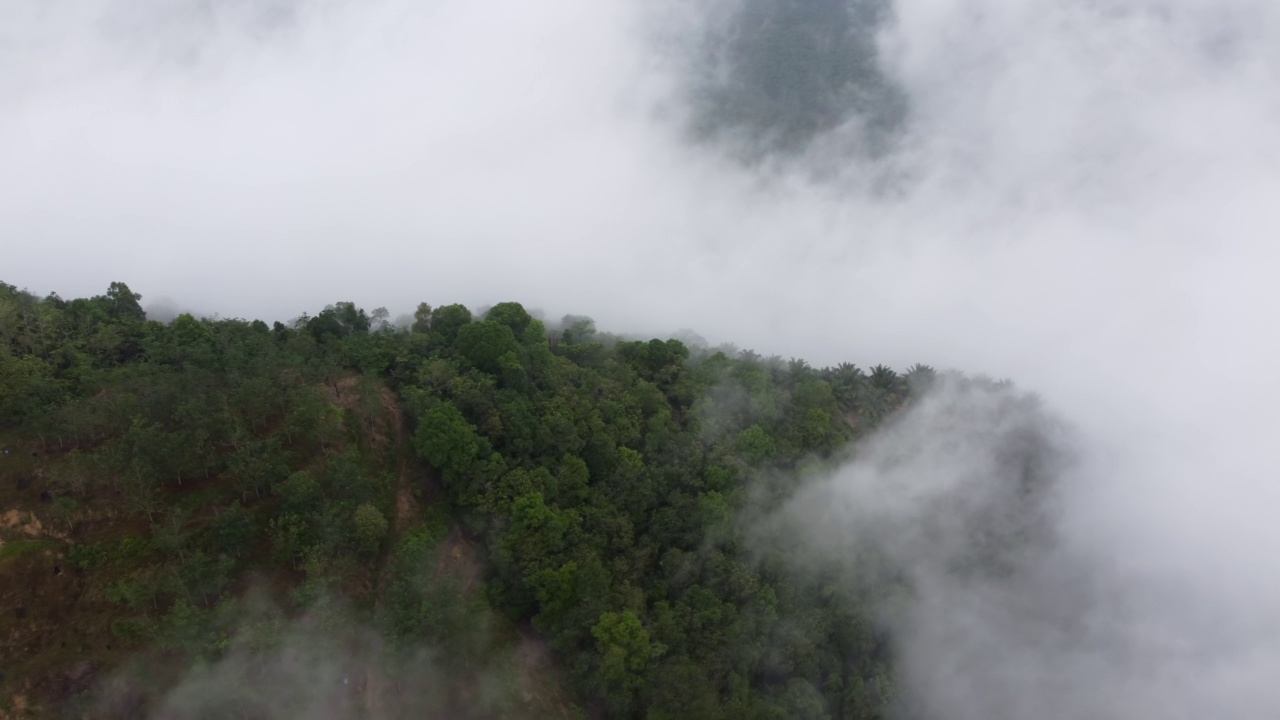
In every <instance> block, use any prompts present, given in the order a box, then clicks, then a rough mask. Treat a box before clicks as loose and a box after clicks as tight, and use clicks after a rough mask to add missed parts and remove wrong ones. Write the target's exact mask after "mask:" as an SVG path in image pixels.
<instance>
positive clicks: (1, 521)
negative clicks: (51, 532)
mask: <svg viewBox="0 0 1280 720" xmlns="http://www.w3.org/2000/svg"><path fill="white" fill-rule="evenodd" d="M15 529H16V530H17V531H18V532H20V533H22V534H23V535H26V536H27V537H33V538H34V537H40V536H41V535H43V534H45V532H44V525H42V524H41V523H40V518H38V517H36V514H35V513H33V512H23V511H21V510H6V511H4V512H3V513H0V530H15ZM2 543H3V541H0V544H2Z"/></svg>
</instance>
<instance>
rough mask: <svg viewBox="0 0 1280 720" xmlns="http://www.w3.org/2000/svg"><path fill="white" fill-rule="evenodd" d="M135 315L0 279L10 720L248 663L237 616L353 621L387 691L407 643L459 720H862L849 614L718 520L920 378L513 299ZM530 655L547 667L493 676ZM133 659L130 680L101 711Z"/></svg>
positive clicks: (826, 586)
mask: <svg viewBox="0 0 1280 720" xmlns="http://www.w3.org/2000/svg"><path fill="white" fill-rule="evenodd" d="M139 301H140V297H139V296H138V295H137V294H135V293H134V292H132V291H131V290H130V288H128V287H127V286H126V285H124V284H122V283H112V284H111V286H110V288H108V290H107V292H106V294H105V295H102V296H98V297H93V298H82V299H76V300H70V301H67V300H63V299H61V298H59V297H58V296H56V295H50V296H49V297H46V298H37V297H34V296H32V295H30V294H28V293H26V292H23V291H20V290H18V289H16V288H14V287H11V286H7V285H0V441H2V442H3V444H5V445H6V446H7V447H8V448H9V449H10V450H11V453H10V454H8V455H5V456H3V458H2V459H0V477H3V479H4V486H3V488H0V502H2V503H3V505H2V506H0V512H9V513H11V514H12V515H13V516H14V517H16V518H18V520H15V521H13V522H7V523H6V524H5V525H4V526H3V528H0V540H2V541H3V542H4V543H5V544H4V546H3V547H0V588H3V589H0V602H3V603H4V605H5V606H6V607H7V608H9V607H10V606H12V608H24V610H23V611H22V612H21V613H18V612H16V611H15V610H14V609H6V614H5V616H4V618H3V620H0V630H2V631H3V633H0V657H2V658H5V660H4V661H3V662H4V663H7V666H5V667H0V671H3V672H4V676H3V677H4V678H5V679H4V680H3V683H4V684H3V686H2V687H0V690H3V693H0V694H3V695H4V696H6V697H9V698H13V697H17V696H22V697H23V701H22V702H23V703H24V704H25V706H26V707H27V708H28V712H30V713H33V714H36V715H39V714H45V715H48V716H57V715H58V713H61V712H65V711H73V710H75V709H76V708H81V709H84V708H90V707H93V708H97V709H98V711H99V712H103V713H106V714H110V713H117V714H119V715H120V716H125V715H128V716H131V717H134V716H137V715H138V714H139V713H142V714H145V713H146V712H147V711H148V709H149V708H154V707H156V706H157V704H158V703H161V702H164V700H163V697H164V692H165V690H166V688H168V687H171V686H173V685H175V684H177V683H179V682H181V681H182V678H183V669H184V668H189V667H193V666H196V665H200V664H203V665H202V666H207V665H209V664H210V663H213V664H216V663H218V662H220V661H221V660H224V659H226V658H229V657H239V655H237V653H242V652H249V650H246V648H250V649H252V651H253V652H259V653H265V652H268V651H269V649H270V648H272V647H278V646H279V643H281V642H283V640H282V639H281V638H282V637H284V636H283V635H281V634H280V633H274V634H273V632H268V631H267V630H264V629H263V628H270V627H277V625H272V624H271V623H269V622H267V621H266V620H263V619H262V618H263V617H264V616H262V615H261V613H257V614H255V613H251V612H249V610H248V609H247V607H248V604H249V602H250V601H249V598H250V597H251V596H253V593H262V594H265V595H266V596H267V597H269V598H270V607H272V608H274V609H273V610H272V611H270V612H268V613H267V615H266V617H269V618H274V620H272V621H271V622H275V623H280V622H286V621H291V619H297V618H303V617H307V618H316V617H328V618H330V619H333V618H341V623H346V624H348V625H361V626H365V627H369V628H374V629H375V630H376V633H377V634H378V636H379V637H380V638H381V639H382V641H383V642H384V643H385V646H386V647H387V648H390V649H389V650H387V651H386V652H385V654H384V656H382V657H381V659H380V660H379V661H378V663H380V665H378V667H381V668H382V670H378V671H376V672H383V673H385V674H386V677H388V678H393V677H398V678H400V679H401V680H403V681H406V682H409V683H412V682H413V680H412V679H411V678H409V679H407V680H406V675H405V670H404V668H406V667H410V666H411V663H410V661H409V658H410V657H411V656H412V655H413V653H414V652H418V651H421V650H422V649H423V648H430V649H431V651H432V652H434V653H436V657H437V658H439V660H440V662H437V663H435V664H433V665H432V668H431V669H430V670H426V669H423V670H421V672H423V673H427V672H430V673H432V674H433V676H434V677H444V678H445V680H444V681H443V682H440V683H437V684H436V685H433V687H443V688H450V689H448V690H441V691H440V692H439V693H438V696H437V698H436V699H435V700H434V701H433V702H435V703H436V705H434V706H433V707H437V708H443V707H448V708H450V712H452V713H456V715H455V716H458V717H465V716H470V717H579V716H602V717H610V718H650V719H653V720H659V719H661V718H735V719H736V718H761V719H763V718H779V719H782V718H846V719H853V718H860V719H861V718H879V717H884V716H885V713H886V712H887V711H888V708H889V706H890V703H891V702H892V698H893V692H894V691H893V684H892V681H891V677H892V672H891V670H892V667H891V657H890V655H889V653H888V650H887V643H886V638H885V637H884V636H883V632H882V631H881V630H880V629H878V627H877V625H876V623H875V622H873V618H872V616H871V614H870V613H869V611H868V608H867V607H866V605H865V598H863V597H862V596H861V595H860V594H859V592H855V591H852V590H850V591H848V592H839V591H833V590H832V588H833V587H835V586H837V585H839V584H840V583H838V582H837V581H838V578H836V577H835V576H834V575H830V574H827V575H824V574H823V573H821V572H819V573H809V574H806V575H805V576H800V575H798V574H796V573H793V572H791V571H790V570H789V564H788V563H787V562H786V558H785V553H783V552H782V551H781V549H779V548H776V547H770V546H769V545H768V543H764V544H763V545H762V544H761V543H759V542H753V541H752V540H751V538H750V537H748V534H749V532H750V527H749V525H748V524H746V523H744V522H743V521H742V520H743V518H744V517H745V515H744V512H745V511H746V510H747V509H748V508H749V507H750V506H751V505H752V504H753V503H764V504H766V505H769V504H772V503H776V502H779V501H781V500H782V499H784V498H785V497H787V496H788V495H789V494H790V493H791V492H793V491H794V488H795V486H796V484H797V482H799V480H798V478H800V477H802V476H804V475H805V474H806V473H813V472H817V471H819V470H820V469H821V468H822V467H823V466H824V464H826V463H830V462H835V461H837V460H839V459H840V458H842V457H843V453H845V452H846V449H847V447H848V446H849V443H850V441H851V440H853V439H855V438H857V437H858V436H859V435H861V434H863V433H865V432H867V431H869V430H870V429H872V428H874V427H875V426H876V425H877V424H878V423H880V422H881V421H883V420H884V419H885V418H886V417H888V416H890V415H891V414H892V413H894V412H895V411H896V410H897V409H899V408H900V407H902V406H903V405H904V403H907V402H909V401H910V399H911V398H912V396H913V394H915V393H918V392H919V391H920V390H921V389H923V388H925V387H927V386H928V384H929V383H930V382H932V380H933V371H932V370H930V369H929V368H927V367H924V366H916V367H914V368H912V369H911V370H910V371H909V372H907V373H906V374H903V375H900V374H898V373H896V372H894V371H893V370H891V369H889V368H886V367H883V366H877V367H874V368H871V369H870V370H869V371H867V372H864V371H862V370H861V369H860V368H857V367H855V366H853V365H849V364H842V365H839V366H837V367H830V368H821V369H819V368H813V367H810V366H809V365H808V364H807V363H805V362H804V361H803V360H797V359H792V360H789V361H784V360H782V359H781V358H776V357H774V358H761V357H759V356H757V355H755V354H753V353H751V352H749V351H742V352H737V351H734V350H732V349H727V348H722V349H708V348H696V347H689V346H686V345H685V344H683V343H681V342H679V341H677V340H661V339H653V340H647V341H636V340H631V339H626V338H622V337H618V336H613V335H609V334H606V333H601V332H598V331H597V330H596V328H595V326H594V324H593V323H592V322H591V321H590V320H589V319H586V318H574V317H570V318H566V319H565V320H564V322H562V323H561V324H560V325H559V326H558V327H555V328H552V329H548V327H547V326H546V325H545V324H544V322H542V321H541V320H539V319H537V318H534V317H532V316H530V314H529V313H528V312H526V311H525V309H524V308H523V307H521V306H520V305H519V304H517V303H502V304H499V305H496V306H494V307H493V308H491V309H489V310H488V311H487V312H485V313H483V314H480V315H478V316H475V315H473V314H472V313H471V312H470V311H469V310H468V309H467V308H465V307H462V306H460V305H446V306H443V307H439V308H435V309H432V308H431V307H430V306H427V305H425V304H424V305H422V306H420V307H419V308H418V311H417V312H416V313H415V316H414V318H413V321H412V324H411V326H409V327H405V328H399V327H394V326H393V325H391V324H390V323H388V322H387V319H386V318H387V313H386V311H384V310H379V311H375V312H374V313H372V314H367V313H366V312H365V311H364V310H361V309H359V308H357V307H355V306H354V305H353V304H352V303H337V304H335V305H333V306H330V307H328V308H326V309H324V310H323V311H321V312H320V313H318V314H317V315H315V316H314V317H311V316H303V317H301V318H299V319H298V320H297V321H295V322H293V323H291V324H288V325H285V324H282V323H278V322H277V323H275V324H274V325H271V326H269V325H267V324H266V323H263V322H261V321H253V322H248V321H244V320H237V319H198V318H195V317H193V316H191V315H181V316H179V317H177V318H176V319H174V320H173V321H172V322H169V323H159V322H155V321H152V320H149V319H147V317H146V315H145V313H144V312H143V310H142V307H141V305H140V302H139ZM15 488H17V489H16V490H15ZM23 518H26V519H27V521H26V523H25V525H22V524H20V521H21V520H22V519H23ZM33 523H34V525H33ZM37 526H38V529H35V528H37ZM36 543H38V545H36ZM55 570H56V572H55ZM833 572H834V571H833ZM37 576H38V578H39V580H31V581H19V578H24V577H29V578H36V577H37ZM853 586H855V587H856V586H858V584H853ZM273 613H274V614H273ZM19 616H21V617H19ZM250 618H252V621H251V620H250ZM531 645H532V646H538V647H543V646H545V648H547V649H548V651H547V653H545V655H546V657H549V658H550V659H549V660H543V661H541V663H540V664H535V665H533V666H520V665H519V664H517V666H515V667H512V666H511V665H510V659H511V658H513V657H516V656H518V655H519V656H521V657H523V656H524V655H526V654H528V653H525V652H524V649H528V647H530V646H531ZM139 663H142V664H143V665H146V666H147V667H150V668H152V671H153V674H152V675H149V676H148V677H151V678H153V679H152V680H151V681H150V682H149V686H148V687H146V688H136V687H135V688H132V689H131V690H129V691H128V692H123V694H122V691H120V689H119V688H120V685H121V683H120V682H116V683H114V685H112V687H114V688H115V689H114V690H112V691H111V692H108V691H107V690H105V689H104V687H106V686H107V685H109V684H110V683H106V680H108V679H110V678H119V677H121V675H120V673H123V672H125V671H124V668H126V667H137V666H138V664H139ZM147 663H150V664H149V665H147ZM413 667H417V666H413ZM86 668H87V669H86ZM376 672H375V671H373V670H370V671H368V672H366V673H365V676H364V678H365V679H364V680H362V681H361V683H355V684H351V685H349V686H347V687H350V688H351V689H350V692H351V693H353V694H357V695H359V694H360V693H363V694H362V695H360V696H359V697H358V698H356V700H355V701H353V702H355V704H354V705H352V706H351V707H352V708H353V709H352V711H351V712H352V714H353V716H359V715H360V714H361V713H364V712H370V710H369V708H370V706H371V704H373V703H377V702H381V701H380V700H379V699H378V698H376V697H373V696H374V695H376V694H377V691H376V690H373V689H370V688H373V687H374V686H375V685H377V683H375V682H374V679H373V676H374V675H375V674H376ZM495 678H497V679H496V680H495ZM387 682H388V683H389V682H391V681H390V680H388V681H387ZM486 682H487V683H489V685H484V683H486ZM384 684H385V683H384ZM125 685H128V683H125ZM356 685H359V686H360V689H359V690H357V689H356ZM531 685H532V686H536V687H534V689H532V690H531V689H530V686H531ZM482 686H483V687H485V688H490V689H489V690H484V691H481V690H479V689H476V688H481V687H482ZM494 687H501V688H506V689H503V690H501V691H499V690H494V689H493V688H494ZM516 687H518V688H521V689H522V691H521V692H516V691H513V690H512V688H516ZM113 693H114V694H113ZM130 693H132V694H130ZM246 697H248V696H247V695H246ZM224 700H225V699H224ZM5 702H10V703H12V702H13V701H12V699H9V700H6V701H5ZM244 702H245V703H248V704H249V706H250V708H252V707H257V706H255V705H253V703H255V702H258V701H256V700H249V699H246V700H244ZM262 702H266V701H265V700H264V701H262ZM384 706H385V703H384ZM219 707H224V706H219ZM264 707H265V706H264ZM273 707H274V706H273ZM0 710H3V708H0ZM8 710H13V707H12V706H11V707H10V708H8ZM239 711H240V710H237V712H239ZM246 712H248V713H249V714H250V715H252V712H250V711H249V710H246ZM406 712H407V710H406Z"/></svg>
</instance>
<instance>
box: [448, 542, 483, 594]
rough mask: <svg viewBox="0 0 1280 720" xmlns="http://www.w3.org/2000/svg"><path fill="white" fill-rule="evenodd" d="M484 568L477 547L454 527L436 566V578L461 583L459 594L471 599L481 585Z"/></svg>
mask: <svg viewBox="0 0 1280 720" xmlns="http://www.w3.org/2000/svg"><path fill="white" fill-rule="evenodd" d="M483 571H484V567H483V565H482V564H481V562H480V556H479V553H477V552H476V549H475V546H474V545H472V544H471V542H470V541H469V540H467V538H466V536H465V535H464V534H463V533H462V530H461V529H460V528H457V527H454V528H453V529H452V530H450V531H449V534H448V535H446V536H445V539H444V552H442V553H440V562H439V564H438V565H437V566H436V577H443V576H450V577H453V578H456V579H457V580H458V582H459V588H458V589H459V592H461V593H462V594H463V595H465V596H467V597H470V596H471V595H472V594H473V593H474V592H475V589H476V586H477V585H479V584H480V577H481V576H482V575H483Z"/></svg>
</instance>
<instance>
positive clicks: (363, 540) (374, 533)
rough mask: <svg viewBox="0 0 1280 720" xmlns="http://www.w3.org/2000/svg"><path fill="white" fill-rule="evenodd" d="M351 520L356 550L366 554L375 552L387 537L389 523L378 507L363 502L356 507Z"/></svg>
mask: <svg viewBox="0 0 1280 720" xmlns="http://www.w3.org/2000/svg"><path fill="white" fill-rule="evenodd" d="M352 520H353V522H354V523H355V541H356V548H357V550H358V551H359V552H360V553H361V554H363V555H367V556H368V555H374V554H376V553H377V552H378V548H380V547H381V546H382V541H383V540H384V539H386V537H387V529H388V528H389V525H388V523H387V518H386V516H384V515H383V514H382V511H381V510H379V509H378V508H376V507H374V506H373V505H370V504H368V503H365V504H364V505H361V506H360V507H358V508H356V511H355V514H354V515H353V516H352Z"/></svg>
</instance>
